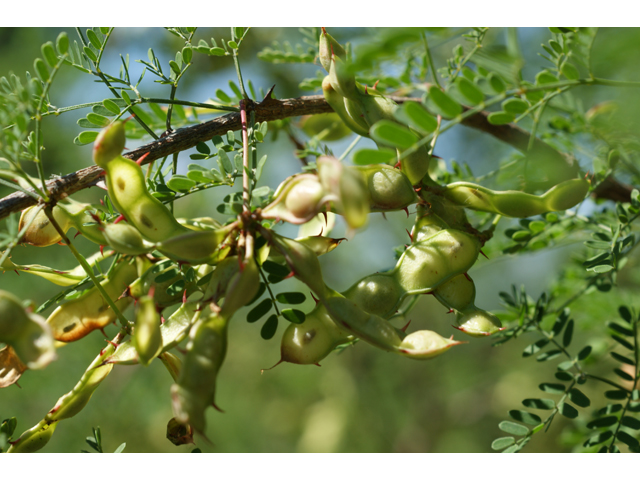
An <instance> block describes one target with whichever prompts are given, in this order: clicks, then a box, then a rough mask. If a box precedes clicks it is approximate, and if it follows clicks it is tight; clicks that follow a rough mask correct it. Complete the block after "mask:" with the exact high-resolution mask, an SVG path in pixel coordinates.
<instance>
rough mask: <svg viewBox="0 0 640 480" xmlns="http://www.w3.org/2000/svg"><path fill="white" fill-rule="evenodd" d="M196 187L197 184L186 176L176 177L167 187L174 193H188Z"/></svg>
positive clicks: (172, 178)
mask: <svg viewBox="0 0 640 480" xmlns="http://www.w3.org/2000/svg"><path fill="white" fill-rule="evenodd" d="M195 186H196V182H194V181H193V180H191V179H190V178H189V177H186V176H184V175H174V176H173V177H171V178H170V179H169V181H168V182H167V187H169V188H170V189H171V190H173V191H174V192H188V191H189V190H191V189H192V188H193V187H195Z"/></svg>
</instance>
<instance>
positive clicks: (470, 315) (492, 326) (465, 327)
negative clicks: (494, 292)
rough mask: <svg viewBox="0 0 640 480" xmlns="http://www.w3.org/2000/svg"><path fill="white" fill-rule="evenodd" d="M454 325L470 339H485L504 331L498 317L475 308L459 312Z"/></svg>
mask: <svg viewBox="0 0 640 480" xmlns="http://www.w3.org/2000/svg"><path fill="white" fill-rule="evenodd" d="M456 323H457V324H458V326H457V327H456V328H457V329H458V330H460V331H461V332H464V333H466V334H467V335H471V336H472V337H487V336H489V335H493V334H494V333H496V332H499V331H500V330H504V328H503V327H502V323H501V322H500V320H499V319H498V317H496V316H495V315H493V314H492V313H489V312H487V311H485V310H482V309H480V308H477V307H471V308H469V309H467V310H465V311H463V312H461V314H460V315H459V316H458V318H457V319H456Z"/></svg>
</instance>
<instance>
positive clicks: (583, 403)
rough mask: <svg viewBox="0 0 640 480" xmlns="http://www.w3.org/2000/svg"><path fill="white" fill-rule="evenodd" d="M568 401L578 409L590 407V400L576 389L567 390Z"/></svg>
mask: <svg viewBox="0 0 640 480" xmlns="http://www.w3.org/2000/svg"><path fill="white" fill-rule="evenodd" d="M569 399H570V400H571V401H572V402H573V403H575V404H576V405H578V406H579V407H582V408H586V407H588V406H589V405H591V400H589V397H587V396H586V395H585V394H584V393H582V392H581V391H580V390H578V389H577V388H572V389H571V390H569Z"/></svg>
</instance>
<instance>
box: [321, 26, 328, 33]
mask: <svg viewBox="0 0 640 480" xmlns="http://www.w3.org/2000/svg"><path fill="white" fill-rule="evenodd" d="M320 30H322V33H324V34H325V35H326V34H327V30H326V29H325V28H324V27H320Z"/></svg>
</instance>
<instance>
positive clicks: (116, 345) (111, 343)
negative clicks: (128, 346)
mask: <svg viewBox="0 0 640 480" xmlns="http://www.w3.org/2000/svg"><path fill="white" fill-rule="evenodd" d="M107 343H108V344H109V345H111V346H112V347H113V348H118V347H119V345H118V344H117V343H116V342H112V341H111V340H109V339H107Z"/></svg>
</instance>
